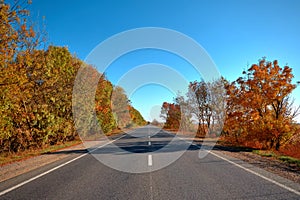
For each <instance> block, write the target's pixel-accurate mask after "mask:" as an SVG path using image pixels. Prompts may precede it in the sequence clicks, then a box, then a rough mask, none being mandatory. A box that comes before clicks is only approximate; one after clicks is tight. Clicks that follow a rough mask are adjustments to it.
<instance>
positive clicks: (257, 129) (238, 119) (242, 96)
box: [224, 59, 296, 150]
mask: <svg viewBox="0 0 300 200" xmlns="http://www.w3.org/2000/svg"><path fill="white" fill-rule="evenodd" d="M243 74H244V75H245V76H244V77H240V78H238V79H237V80H236V81H234V82H232V83H231V84H228V85H227V96H228V101H227V119H226V124H225V127H224V133H225V135H226V136H227V137H228V138H232V139H234V140H235V142H238V143H243V144H247V143H248V144H250V143H251V144H252V145H253V144H254V143H256V144H258V145H260V147H262V148H266V149H273V148H274V149H276V150H278V149H279V148H280V147H281V145H282V144H283V143H284V142H285V141H287V140H288V139H289V138H290V137H291V136H292V134H293V133H294V131H293V130H292V129H293V126H292V123H293V118H294V117H295V115H296V113H295V112H294V111H293V109H292V102H291V101H290V99H289V94H290V93H291V92H292V91H293V90H294V89H295V88H296V85H295V84H293V83H292V78H293V74H292V69H291V68H290V67H288V66H284V67H283V68H281V67H280V66H279V65H278V62H277V61H276V60H275V61H274V62H268V61H266V60H265V59H262V60H260V61H259V63H258V64H254V65H252V66H251V67H250V68H249V69H248V71H247V72H246V71H244V72H243Z"/></svg>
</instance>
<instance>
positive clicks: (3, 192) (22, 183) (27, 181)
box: [0, 135, 125, 196]
mask: <svg viewBox="0 0 300 200" xmlns="http://www.w3.org/2000/svg"><path fill="white" fill-rule="evenodd" d="M124 136H125V135H122V136H121V137H119V138H117V139H114V140H111V141H109V142H107V143H105V144H103V145H100V146H99V147H97V148H95V149H93V150H92V151H89V152H88V153H85V154H82V155H80V156H78V157H76V158H73V159H72V160H69V161H67V162H65V163H63V164H61V165H58V166H56V167H54V168H52V169H49V170H48V171H45V172H43V173H41V174H39V175H37V176H34V177H32V178H30V179H28V180H26V181H23V182H21V183H19V184H17V185H15V186H13V187H10V188H8V189H6V190H4V191H2V192H0V196H2V195H4V194H6V193H8V192H11V191H13V190H15V189H17V188H19V187H21V186H23V185H25V184H27V183H30V182H31V181H34V180H35V179H38V178H40V177H42V176H45V175H46V174H49V173H51V172H53V171H55V170H57V169H59V168H61V167H63V166H66V165H67V164H70V163H72V162H74V161H75V160H78V159H80V158H82V157H84V156H86V155H88V154H89V153H91V152H93V151H96V150H97V149H99V148H101V147H104V146H106V145H108V144H110V143H112V142H114V141H116V140H119V139H121V138H122V137H124Z"/></svg>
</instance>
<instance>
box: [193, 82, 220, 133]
mask: <svg viewBox="0 0 300 200" xmlns="http://www.w3.org/2000/svg"><path fill="white" fill-rule="evenodd" d="M225 84H226V80H225V79H224V78H220V79H218V80H215V81H212V82H205V81H203V80H202V81H194V82H191V83H190V84H189V90H188V93H187V102H188V105H189V107H188V109H189V110H190V113H191V114H192V116H193V117H194V118H195V119H197V121H198V130H197V135H198V136H205V135H207V134H210V135H212V134H214V135H219V134H220V132H221V130H222V127H223V122H224V118H225V106H226V99H225Z"/></svg>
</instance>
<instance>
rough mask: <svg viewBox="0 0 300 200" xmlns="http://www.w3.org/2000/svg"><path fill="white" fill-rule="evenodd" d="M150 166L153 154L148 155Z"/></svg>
mask: <svg viewBox="0 0 300 200" xmlns="http://www.w3.org/2000/svg"><path fill="white" fill-rule="evenodd" d="M148 166H152V155H151V154H149V155H148Z"/></svg>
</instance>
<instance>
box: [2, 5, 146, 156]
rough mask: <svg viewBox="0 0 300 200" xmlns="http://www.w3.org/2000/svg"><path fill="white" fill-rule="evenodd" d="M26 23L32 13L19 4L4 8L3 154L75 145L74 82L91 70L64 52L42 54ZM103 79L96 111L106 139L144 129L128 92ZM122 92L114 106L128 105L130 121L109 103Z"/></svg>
mask: <svg viewBox="0 0 300 200" xmlns="http://www.w3.org/2000/svg"><path fill="white" fill-rule="evenodd" d="M28 19H29V12H28V11H27V10H26V9H23V8H22V7H21V6H19V5H18V4H16V5H9V4H7V3H3V2H2V3H0V27H1V29H0V38H1V39H0V113H1V114H0V153H5V152H18V151H23V150H27V149H34V148H42V147H44V146H46V145H54V144H57V143H63V142H66V141H70V140H74V139H76V138H77V137H78V135H77V133H76V130H75V127H74V122H73V115H72V91H73V85H74V80H75V77H76V74H77V72H78V70H79V69H80V67H82V66H85V67H87V68H93V67H92V66H89V65H87V64H85V63H84V62H83V61H81V60H80V59H78V58H77V57H76V56H74V55H72V54H71V53H70V52H69V50H68V49H67V48H66V47H57V46H48V47H47V48H45V49H41V48H39V47H40V46H41V43H43V42H44V41H43V39H41V36H40V33H37V32H36V31H34V27H33V26H32V25H30V23H29V22H28ZM95 73H98V72H95ZM100 77H101V78H100V79H99V82H98V85H97V91H96V95H95V105H94V109H95V112H96V115H97V119H98V122H99V123H100V124H101V128H102V131H103V133H105V134H108V133H110V132H111V131H113V130H114V129H117V128H119V129H120V128H124V127H130V126H134V125H143V124H145V123H146V122H145V120H144V119H143V117H142V116H141V114H140V113H139V112H138V111H137V110H136V109H134V108H133V107H132V106H131V104H130V101H128V98H127V96H126V94H125V92H124V90H123V89H122V88H119V87H114V86H113V84H112V83H111V82H110V81H109V80H108V79H107V78H106V77H105V75H103V74H101V75H100ZM90 78H93V77H90ZM119 90H122V91H121V93H120V92H119V93H120V94H119V95H115V97H114V98H115V99H116V101H115V102H117V99H120V98H123V99H126V101H125V102H126V107H125V109H126V110H128V111H129V115H127V116H122V117H120V115H118V114H115V113H116V112H113V108H112V103H111V98H112V95H113V93H118V91H119ZM114 91H115V92H114ZM114 106H115V107H116V106H117V104H115V105H114ZM118 118H122V119H118ZM121 120H123V121H122V122H121Z"/></svg>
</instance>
